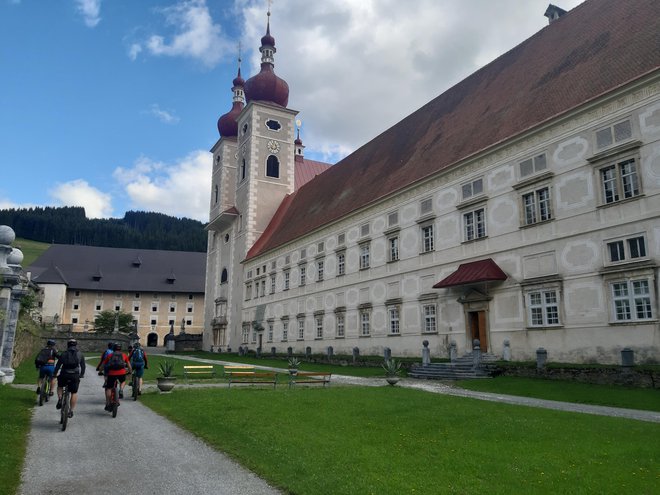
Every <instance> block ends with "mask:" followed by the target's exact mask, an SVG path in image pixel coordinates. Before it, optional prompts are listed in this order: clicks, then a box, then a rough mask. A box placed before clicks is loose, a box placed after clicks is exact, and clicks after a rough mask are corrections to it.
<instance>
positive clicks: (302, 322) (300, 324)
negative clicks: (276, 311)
mask: <svg viewBox="0 0 660 495" xmlns="http://www.w3.org/2000/svg"><path fill="white" fill-rule="evenodd" d="M298 340H305V320H303V319H300V320H298Z"/></svg>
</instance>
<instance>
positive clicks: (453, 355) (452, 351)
mask: <svg viewBox="0 0 660 495" xmlns="http://www.w3.org/2000/svg"><path fill="white" fill-rule="evenodd" d="M456 359H458V348H457V346H456V341H455V340H452V341H451V342H449V361H450V362H452V363H453V362H454V361H456Z"/></svg>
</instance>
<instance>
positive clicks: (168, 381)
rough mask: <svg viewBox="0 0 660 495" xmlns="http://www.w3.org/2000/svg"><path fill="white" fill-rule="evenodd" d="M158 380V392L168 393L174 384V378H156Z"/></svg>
mask: <svg viewBox="0 0 660 495" xmlns="http://www.w3.org/2000/svg"><path fill="white" fill-rule="evenodd" d="M157 380H158V384H157V386H158V390H160V391H161V392H170V391H171V390H172V389H173V388H174V385H175V384H176V377H175V376H161V377H158V378H157Z"/></svg>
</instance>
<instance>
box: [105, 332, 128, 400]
mask: <svg viewBox="0 0 660 495" xmlns="http://www.w3.org/2000/svg"><path fill="white" fill-rule="evenodd" d="M101 365H103V366H106V365H107V368H108V374H107V381H106V384H105V410H106V411H112V405H110V400H111V398H112V389H113V388H114V387H115V382H117V381H118V382H119V387H120V388H119V398H120V399H123V398H124V386H125V385H126V373H127V372H128V373H131V371H132V368H131V363H130V361H129V360H128V356H126V354H124V353H123V352H122V351H121V343H119V342H117V343H116V344H115V345H114V347H113V352H112V354H111V355H110V356H108V357H106V358H105V359H104V360H103V362H102V363H101Z"/></svg>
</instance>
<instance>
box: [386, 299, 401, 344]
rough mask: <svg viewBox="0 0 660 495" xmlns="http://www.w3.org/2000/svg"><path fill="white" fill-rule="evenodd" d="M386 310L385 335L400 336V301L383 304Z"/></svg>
mask: <svg viewBox="0 0 660 495" xmlns="http://www.w3.org/2000/svg"><path fill="white" fill-rule="evenodd" d="M385 307H386V309H387V334H388V335H401V300H400V299H398V300H391V301H386V302H385Z"/></svg>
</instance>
